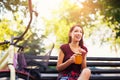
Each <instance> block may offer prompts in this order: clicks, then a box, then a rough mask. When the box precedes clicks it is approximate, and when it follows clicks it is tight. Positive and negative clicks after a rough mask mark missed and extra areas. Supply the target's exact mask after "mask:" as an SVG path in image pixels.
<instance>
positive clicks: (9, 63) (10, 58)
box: [0, 45, 15, 80]
mask: <svg viewBox="0 0 120 80" xmlns="http://www.w3.org/2000/svg"><path fill="white" fill-rule="evenodd" d="M14 50H15V49H14V45H10V47H9V48H8V51H7V53H6V54H5V55H4V56H3V57H2V59H0V64H1V65H0V70H3V69H5V68H7V67H8V68H9V69H10V80H15V67H14V66H13V62H14Z"/></svg>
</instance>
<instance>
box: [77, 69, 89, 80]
mask: <svg viewBox="0 0 120 80" xmlns="http://www.w3.org/2000/svg"><path fill="white" fill-rule="evenodd" d="M90 75H91V70H90V69H89V68H84V69H83V70H82V72H81V74H80V76H79V78H78V80H89V78H90Z"/></svg>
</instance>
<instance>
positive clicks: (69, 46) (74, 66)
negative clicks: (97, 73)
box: [56, 25, 91, 80]
mask: <svg viewBox="0 0 120 80" xmlns="http://www.w3.org/2000/svg"><path fill="white" fill-rule="evenodd" d="M83 34H84V32H83V28H82V27H81V26H80V25H74V26H73V27H71V29H70V31H69V41H68V43H66V44H62V45H61V46H60V51H59V55H58V62H57V65H56V69H57V70H58V72H59V74H58V78H57V80H89V77H90V75H91V70H90V69H89V68H87V63H86V56H87V52H88V50H87V48H86V47H85V46H84V43H83ZM76 56H77V57H76Z"/></svg>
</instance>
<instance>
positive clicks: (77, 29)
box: [70, 26, 82, 42]
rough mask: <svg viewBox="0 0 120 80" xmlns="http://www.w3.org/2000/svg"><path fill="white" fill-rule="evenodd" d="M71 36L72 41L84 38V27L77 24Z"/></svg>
mask: <svg viewBox="0 0 120 80" xmlns="http://www.w3.org/2000/svg"><path fill="white" fill-rule="evenodd" d="M70 36H71V38H72V41H75V42H79V41H80V40H81V38H82V29H81V28H80V27H79V26H76V27H75V28H74V29H73V31H72V32H71V33H70Z"/></svg>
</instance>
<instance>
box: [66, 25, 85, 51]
mask: <svg viewBox="0 0 120 80" xmlns="http://www.w3.org/2000/svg"><path fill="white" fill-rule="evenodd" d="M75 27H80V28H81V29H82V38H81V40H80V41H79V46H80V47H81V48H85V46H84V43H83V35H84V31H83V27H82V26H81V25H79V24H77V25H73V26H72V27H71V28H70V31H69V34H70V33H71V32H72V31H73V30H74V28H75ZM70 42H71V36H70V35H69V40H68V43H70ZM85 50H86V49H85ZM86 51H87V50H86Z"/></svg>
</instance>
